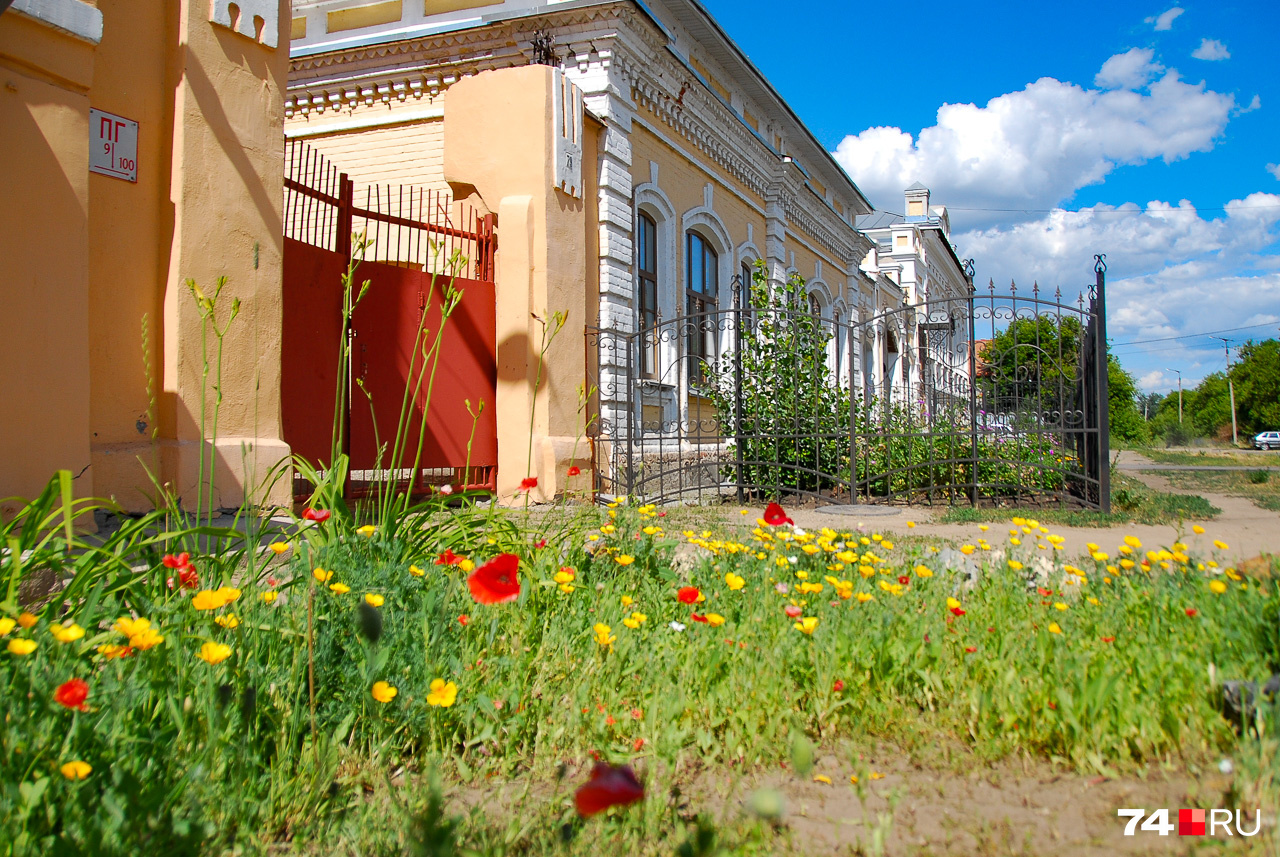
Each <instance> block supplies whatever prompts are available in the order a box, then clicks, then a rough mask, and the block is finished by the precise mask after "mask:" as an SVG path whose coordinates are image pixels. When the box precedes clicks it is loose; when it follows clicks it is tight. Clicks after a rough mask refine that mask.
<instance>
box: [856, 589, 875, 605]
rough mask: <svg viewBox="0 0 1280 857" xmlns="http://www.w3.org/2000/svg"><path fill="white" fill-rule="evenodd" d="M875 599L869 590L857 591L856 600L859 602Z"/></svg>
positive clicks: (864, 602) (863, 602)
mask: <svg viewBox="0 0 1280 857" xmlns="http://www.w3.org/2000/svg"><path fill="white" fill-rule="evenodd" d="M875 600H876V597H875V596H874V595H872V594H871V593H870V592H859V593H858V602H859V603H860V604H866V603H867V602H868V601H875Z"/></svg>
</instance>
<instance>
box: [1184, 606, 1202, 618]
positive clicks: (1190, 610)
mask: <svg viewBox="0 0 1280 857" xmlns="http://www.w3.org/2000/svg"><path fill="white" fill-rule="evenodd" d="M1199 612H1200V611H1199V610H1197V609H1196V608H1194V607H1188V608H1187V615H1188V616H1194V615H1196V614H1197V613H1199Z"/></svg>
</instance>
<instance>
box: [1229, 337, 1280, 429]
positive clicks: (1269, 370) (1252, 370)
mask: <svg viewBox="0 0 1280 857" xmlns="http://www.w3.org/2000/svg"><path fill="white" fill-rule="evenodd" d="M1231 380H1232V381H1234V382H1235V385H1236V416H1237V419H1238V420H1239V423H1240V425H1241V427H1242V428H1244V430H1245V431H1247V432H1248V433H1250V434H1256V433H1257V432H1261V431H1269V430H1270V431H1274V430H1275V429H1277V428H1280V342H1277V341H1276V340H1274V339H1268V340H1267V341H1265V342H1261V343H1255V342H1253V341H1252V340H1250V341H1249V342H1246V343H1245V344H1244V345H1242V346H1240V354H1239V359H1238V360H1237V362H1236V364H1235V365H1234V366H1232V367H1231Z"/></svg>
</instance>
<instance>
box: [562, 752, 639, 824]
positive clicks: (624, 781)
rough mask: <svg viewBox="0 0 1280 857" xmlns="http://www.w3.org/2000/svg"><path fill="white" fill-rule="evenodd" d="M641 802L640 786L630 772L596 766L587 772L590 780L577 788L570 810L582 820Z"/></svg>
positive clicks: (621, 768)
mask: <svg viewBox="0 0 1280 857" xmlns="http://www.w3.org/2000/svg"><path fill="white" fill-rule="evenodd" d="M643 798H644V786H642V785H641V784H640V781H639V780H637V779H636V775H635V774H634V773H633V772H632V770H631V768H630V767H628V766H626V765H623V766H621V767H617V768H615V767H613V766H612V765H607V764H605V763H604V762H597V763H596V766H595V767H594V768H593V769H592V770H591V779H590V780H588V781H587V782H586V783H585V784H583V785H582V786H580V787H579V788H578V791H577V792H576V793H575V794H574V796H573V803H574V806H576V807H577V809H578V814H579V815H581V816H582V817H583V818H590V817H591V816H593V815H595V814H596V813H598V812H604V811H605V810H606V809H608V808H609V807H611V806H627V805H628V804H633V803H635V802H636V801H638V800H641V799H643Z"/></svg>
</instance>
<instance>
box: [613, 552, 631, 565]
mask: <svg viewBox="0 0 1280 857" xmlns="http://www.w3.org/2000/svg"><path fill="white" fill-rule="evenodd" d="M613 561H614V562H616V563H617V564H618V565H631V563H633V562H635V561H636V558H635V557H633V556H631V555H630V554H625V553H621V554H618V555H617V556H615V557H614V558H613Z"/></svg>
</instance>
